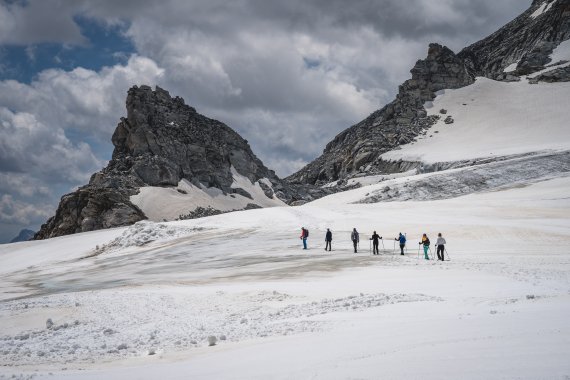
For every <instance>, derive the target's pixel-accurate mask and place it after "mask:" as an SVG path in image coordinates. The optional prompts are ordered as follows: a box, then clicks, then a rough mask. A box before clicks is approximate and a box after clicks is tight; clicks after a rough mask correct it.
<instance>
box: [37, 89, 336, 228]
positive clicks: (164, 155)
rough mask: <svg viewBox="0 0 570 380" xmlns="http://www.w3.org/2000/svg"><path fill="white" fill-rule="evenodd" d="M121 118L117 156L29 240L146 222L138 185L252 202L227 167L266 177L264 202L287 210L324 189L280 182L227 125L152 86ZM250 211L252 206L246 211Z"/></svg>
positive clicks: (135, 95) (136, 95)
mask: <svg viewBox="0 0 570 380" xmlns="http://www.w3.org/2000/svg"><path fill="white" fill-rule="evenodd" d="M126 105H127V117H126V118H122V119H121V121H120V123H119V124H118V126H117V128H116V130H115V133H114V134H113V137H112V142H113V145H114V146H115V149H114V151H113V156H112V159H111V161H110V162H109V164H108V165H107V167H106V168H104V169H103V170H101V171H100V172H98V173H95V174H93V175H92V176H91V179H90V181H89V184H88V185H86V186H83V187H80V188H79V189H78V190H77V191H75V192H73V193H70V194H67V195H65V196H63V197H62V198H61V202H60V204H59V207H58V208H57V211H56V214H55V216H54V217H52V218H50V219H49V220H48V221H47V222H46V223H45V224H44V225H43V226H42V227H41V229H40V231H39V232H38V233H37V234H36V235H35V239H45V238H49V237H54V236H60V235H67V234H72V233H76V232H85V231H93V230H98V229H102V228H110V227H118V226H124V225H130V224H133V223H135V222H137V221H139V220H142V219H146V216H145V215H144V213H143V211H142V210H140V209H139V208H138V207H137V206H136V205H134V204H133V203H131V201H130V200H129V199H130V197H131V196H132V195H134V194H137V193H138V191H139V188H141V187H143V186H162V187H170V186H172V187H175V186H177V185H178V183H179V181H180V180H182V179H186V180H188V181H190V182H192V183H193V184H195V185H197V186H198V185H200V184H201V185H204V186H207V187H216V188H218V189H220V190H222V191H223V192H224V193H226V194H233V193H235V194H240V195H243V196H245V197H247V198H251V195H250V194H249V193H248V192H247V191H246V190H244V189H240V188H232V187H231V186H232V183H233V176H232V167H233V168H235V170H236V171H237V172H238V173H239V174H241V175H242V176H245V177H247V178H248V179H249V180H250V181H251V182H252V183H254V182H256V181H258V180H260V179H262V178H267V179H268V180H269V181H270V183H271V186H268V185H267V184H265V183H263V185H261V186H262V189H263V190H264V192H265V194H266V196H267V197H269V198H273V197H277V198H279V199H281V200H283V201H284V202H287V203H292V202H295V201H298V200H300V199H313V198H317V197H320V196H322V195H324V194H327V193H330V192H331V191H330V190H323V189H316V188H311V187H308V186H291V185H289V184H288V183H286V182H284V181H282V180H281V179H279V178H278V177H277V176H276V175H275V173H274V172H273V171H272V170H269V169H268V168H267V167H265V165H263V163H262V162H261V161H260V160H259V159H258V158H257V157H256V156H255V154H254V153H253V152H252V150H251V148H250V146H249V144H248V142H247V141H246V140H245V139H243V138H242V137H241V136H240V135H239V134H238V133H236V132H235V131H234V130H232V129H231V128H230V127H228V126H227V125H225V124H223V123H221V122H219V121H217V120H213V119H210V118H207V117H206V116H203V115H201V114H199V113H197V112H196V110H195V109H194V108H192V107H190V106H188V105H186V104H185V103H184V100H183V99H182V98H179V97H174V98H172V97H171V96H170V94H169V93H168V92H167V91H165V90H163V89H161V88H160V87H156V89H155V90H154V91H153V90H152V89H151V88H150V87H148V86H140V87H136V86H135V87H133V88H131V89H130V90H129V92H128V96H127V104H126ZM252 207H255V206H254V203H253V202H252V203H251V205H248V208H252Z"/></svg>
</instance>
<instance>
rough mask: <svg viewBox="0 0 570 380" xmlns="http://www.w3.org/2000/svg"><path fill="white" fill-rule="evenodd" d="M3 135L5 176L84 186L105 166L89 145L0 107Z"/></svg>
mask: <svg viewBox="0 0 570 380" xmlns="http://www.w3.org/2000/svg"><path fill="white" fill-rule="evenodd" d="M0 135H2V136H3V138H2V139H1V140H0V162H2V164H0V169H2V172H4V174H6V173H10V172H13V173H27V174H28V175H30V176H32V178H35V179H43V180H44V181H46V182H49V183H81V182H84V181H85V180H86V179H88V178H89V176H90V174H91V172H92V171H93V170H95V169H99V168H100V167H101V166H102V162H101V161H99V160H98V159H97V158H96V157H95V156H94V155H93V153H92V152H91V148H90V147H89V145H87V144H86V143H81V142H80V143H77V144H73V143H72V142H71V141H70V140H69V139H68V138H67V137H66V136H65V133H64V131H63V129H61V128H56V127H48V126H46V125H45V124H43V123H41V122H39V121H38V120H37V119H36V117H35V116H34V115H32V114H29V113H23V112H19V113H14V112H12V111H10V110H8V109H6V108H3V107H2V108H0ZM5 177H6V176H3V177H0V178H2V179H4V180H6V178H5Z"/></svg>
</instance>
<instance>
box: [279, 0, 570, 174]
mask: <svg viewBox="0 0 570 380" xmlns="http://www.w3.org/2000/svg"><path fill="white" fill-rule="evenodd" d="M569 38H570V0H554V1H544V2H540V1H534V2H533V4H532V5H531V7H530V8H529V9H528V10H527V11H525V12H524V13H523V14H521V15H520V16H519V17H517V18H516V19H515V20H513V21H512V22H510V23H508V24H507V25H505V26H504V27H503V28H501V29H500V30H499V31H497V32H495V33H493V34H492V35H490V36H489V37H487V38H485V39H483V40H481V41H479V42H477V43H475V44H473V45H471V46H469V47H467V48H465V49H463V50H462V51H461V52H460V53H459V54H457V55H455V54H454V53H453V52H452V51H451V50H449V49H447V48H445V47H442V46H439V45H436V44H431V45H430V48H429V51H428V56H427V58H426V59H425V60H422V61H418V62H417V63H416V65H415V66H414V68H413V69H412V70H411V73H412V79H410V80H407V81H406V82H404V84H403V85H402V86H400V88H399V92H398V95H397V97H396V100H394V101H393V102H392V103H390V104H388V105H387V106H385V107H383V108H382V109H380V110H378V111H376V112H374V113H373V114H371V115H370V116H369V117H367V118H366V119H365V120H363V121H361V122H360V123H358V124H356V125H354V126H352V127H350V128H348V129H347V130H345V131H343V132H341V133H340V134H339V135H337V136H336V137H335V138H334V140H333V141H331V142H330V143H329V144H327V146H326V148H325V150H324V151H323V154H322V155H321V156H320V157H318V158H317V159H315V160H314V161H313V162H311V163H309V164H308V165H307V166H305V167H304V168H303V169H301V170H300V171H299V172H297V173H295V174H293V175H291V176H290V177H288V178H287V180H289V181H291V182H293V183H308V184H317V185H322V184H326V183H330V182H332V181H338V180H341V181H339V182H340V183H343V182H345V181H346V180H347V179H349V178H351V177H354V176H361V175H371V174H380V173H393V172H402V171H406V170H409V169H410V168H414V167H417V166H419V164H418V163H415V162H408V161H400V160H394V159H389V157H392V158H394V157H396V155H397V152H396V153H395V154H394V156H390V155H389V154H387V155H385V154H386V153H387V152H390V151H392V152H391V153H390V154H392V153H394V149H397V148H399V147H400V146H402V145H405V144H411V143H414V142H415V141H416V139H418V138H421V137H422V136H424V135H426V134H427V130H428V129H429V128H430V127H432V126H433V125H434V124H436V123H438V122H439V123H440V125H441V124H443V122H444V121H445V119H447V121H446V123H447V124H446V125H450V124H452V123H453V122H454V120H453V117H452V116H451V117H450V115H449V114H446V111H447V110H442V112H441V113H439V112H433V111H435V110H434V109H432V110H430V109H428V108H429V107H431V106H433V103H432V100H433V99H435V98H436V93H437V92H438V91H440V90H449V89H458V88H462V87H466V86H469V85H472V84H473V83H474V82H475V78H476V77H481V76H483V77H487V78H490V79H493V80H501V81H520V80H521V79H522V80H526V81H528V82H529V83H538V82H564V81H568V80H570V69H569V67H568V61H570V57H568V58H569V59H568V60H567V59H565V58H564V57H565V55H556V54H553V53H554V52H555V51H556V50H559V51H562V50H564V51H565V50H566V48H565V46H566V43H567V40H568V39H569ZM558 47H560V49H557V48H558ZM533 73H534V74H533ZM530 74H532V75H530ZM527 75H528V78H527V77H526V76H527ZM510 89H512V90H513V91H514V92H513V94H515V95H516V92H517V88H515V87H511V88H510ZM563 92H564V93H565V94H566V93H567V92H566V90H563ZM483 96H484V94H483ZM507 96H510V94H507ZM529 96H530V97H531V98H532V97H533V95H532V91H531V93H530V94H529ZM559 100H561V99H560V98H559ZM430 111H432V112H430ZM505 112H507V111H505ZM536 112H538V113H540V112H541V111H540V110H539V109H536ZM543 122H548V115H545V117H544V118H543ZM439 132H441V131H439ZM481 132H482V131H481ZM473 133H474V134H477V132H473ZM478 136H480V134H479V135H478ZM423 149H424V151H425V152H427V150H426V149H428V150H442V149H443V148H442V147H435V146H432V147H431V148H427V147H424V148H423ZM446 149H451V150H454V149H456V150H461V148H460V147H455V146H452V147H449V146H448V147H446Z"/></svg>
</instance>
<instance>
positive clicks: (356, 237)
mask: <svg viewBox="0 0 570 380" xmlns="http://www.w3.org/2000/svg"><path fill="white" fill-rule="evenodd" d="M308 238H309V230H308V229H306V228H305V227H301V236H300V239H301V240H302V241H303V249H307V239H308ZM350 240H352V244H353V245H354V253H358V243H360V233H359V232H358V231H357V230H356V228H353V229H352V232H351V234H350ZM369 240H371V241H372V254H374V255H379V254H380V250H379V248H378V246H379V243H380V240H384V239H383V238H382V236H380V235H378V234H377V233H376V231H374V233H373V234H372V236H371V237H370V239H369ZM394 241H395V242H396V241H397V242H399V244H400V255H402V256H403V255H404V250H405V248H406V235H405V234H402V233H401V232H400V233H399V235H398V237H397V238H395V239H394ZM383 244H384V243H382V245H383ZM418 244H419V246H423V251H424V258H425V259H426V260H429V259H430V258H429V255H428V252H429V247H430V244H431V242H430V240H429V238H428V237H427V234H423V235H422V240H421V241H420V242H419V243H418ZM445 244H447V242H446V241H445V239H444V238H443V236H442V235H441V232H440V233H438V234H437V241H436V243H435V247H436V251H437V259H438V260H441V261H445V256H444V254H445ZM331 250H332V232H331V230H330V229H329V228H327V232H326V234H325V251H331ZM418 250H419V247H418ZM418 255H419V252H418Z"/></svg>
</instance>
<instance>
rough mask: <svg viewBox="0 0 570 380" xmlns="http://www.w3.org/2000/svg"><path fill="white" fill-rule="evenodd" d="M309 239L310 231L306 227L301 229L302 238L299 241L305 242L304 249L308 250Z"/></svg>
mask: <svg viewBox="0 0 570 380" xmlns="http://www.w3.org/2000/svg"><path fill="white" fill-rule="evenodd" d="M308 237H309V230H307V229H306V228H305V227H301V236H300V237H299V239H301V240H303V249H307V238H308Z"/></svg>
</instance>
